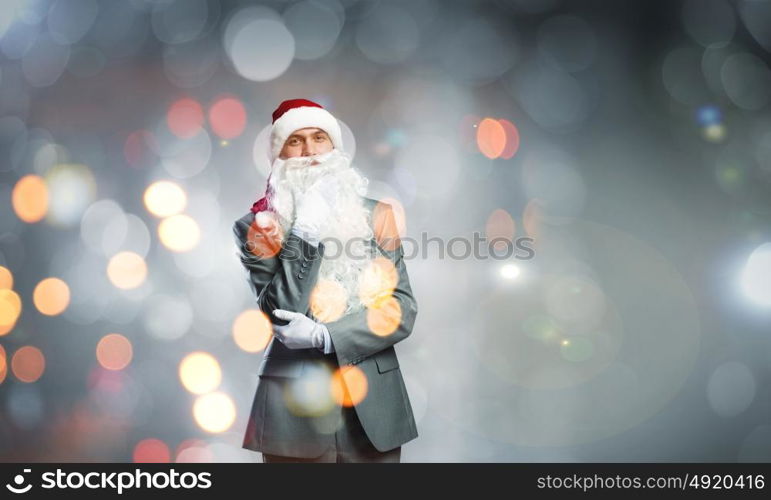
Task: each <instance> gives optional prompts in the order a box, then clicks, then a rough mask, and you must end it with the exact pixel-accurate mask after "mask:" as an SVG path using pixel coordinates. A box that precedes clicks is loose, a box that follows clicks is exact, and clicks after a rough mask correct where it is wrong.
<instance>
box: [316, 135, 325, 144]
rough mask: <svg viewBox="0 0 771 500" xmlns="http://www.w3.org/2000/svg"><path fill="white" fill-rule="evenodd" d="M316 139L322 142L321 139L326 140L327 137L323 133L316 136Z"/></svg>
mask: <svg viewBox="0 0 771 500" xmlns="http://www.w3.org/2000/svg"><path fill="white" fill-rule="evenodd" d="M316 140H317V141H319V142H321V141H325V140H326V137H324V136H323V135H317V136H316Z"/></svg>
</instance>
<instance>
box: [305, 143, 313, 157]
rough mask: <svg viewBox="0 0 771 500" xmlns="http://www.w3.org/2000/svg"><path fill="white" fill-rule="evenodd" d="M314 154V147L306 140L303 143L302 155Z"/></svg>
mask: <svg viewBox="0 0 771 500" xmlns="http://www.w3.org/2000/svg"><path fill="white" fill-rule="evenodd" d="M315 154H316V147H315V146H314V145H313V144H308V143H307V142H306V143H305V144H303V156H313V155H315Z"/></svg>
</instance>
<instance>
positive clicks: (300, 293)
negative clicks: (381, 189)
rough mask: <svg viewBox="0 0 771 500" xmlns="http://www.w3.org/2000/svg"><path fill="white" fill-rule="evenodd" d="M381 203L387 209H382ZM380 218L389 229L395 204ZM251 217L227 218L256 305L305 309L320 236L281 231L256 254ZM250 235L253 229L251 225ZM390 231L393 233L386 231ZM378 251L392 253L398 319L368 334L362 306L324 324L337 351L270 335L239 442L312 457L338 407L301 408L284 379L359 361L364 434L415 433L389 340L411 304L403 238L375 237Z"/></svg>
mask: <svg viewBox="0 0 771 500" xmlns="http://www.w3.org/2000/svg"><path fill="white" fill-rule="evenodd" d="M364 201H365V203H366V205H367V207H368V208H369V209H370V210H369V212H370V219H369V222H370V226H372V225H373V216H372V214H373V212H374V208H375V206H376V205H377V204H378V201H377V200H373V199H371V198H364ZM383 207H385V211H381V209H382V208H383ZM378 213H379V214H380V213H384V214H385V217H383V218H382V219H381V218H380V217H379V216H378V224H380V223H381V222H382V220H385V221H386V222H385V224H387V225H389V227H390V229H389V231H395V227H396V226H395V222H394V217H393V210H392V208H391V206H390V205H387V204H381V205H380V207H379V208H378ZM253 222H254V214H253V213H252V212H251V211H250V212H249V213H247V214H246V215H244V216H243V217H241V218H240V219H238V220H237V221H235V223H234V224H233V234H234V237H235V240H236V243H237V245H238V254H239V258H240V260H241V262H242V264H243V265H244V267H245V268H246V270H247V280H248V282H249V285H250V287H251V289H252V292H253V293H254V295H255V297H256V302H257V307H258V308H259V309H260V310H262V311H263V312H264V313H265V314H267V315H268V317H269V318H271V321H273V322H274V323H278V324H284V323H285V322H284V321H282V320H280V319H277V318H275V317H273V315H272V311H273V309H287V310H290V311H296V312H301V313H303V314H306V315H308V316H309V317H312V316H311V312H310V307H309V297H310V294H311V292H312V290H313V288H314V286H315V284H316V281H317V277H318V271H319V268H320V266H321V257H322V256H323V255H324V243H323V242H322V243H319V246H318V247H314V246H313V245H311V244H310V243H308V242H307V241H305V240H303V239H302V238H300V237H298V236H297V235H295V234H293V233H287V235H285V239H284V241H283V244H282V246H281V249H280V251H277V252H276V254H275V255H273V256H266V255H265V254H263V256H256V255H255V254H254V253H253V252H252V251H250V250H251V249H253V248H254V245H253V243H254V242H252V244H247V239H248V238H249V227H250V225H252V224H253ZM252 234H255V231H252ZM389 234H391V233H389ZM373 243H374V244H375V245H376V246H377V248H378V250H379V251H380V253H381V255H383V256H385V257H387V258H389V259H391V261H392V262H393V263H394V265H395V267H396V270H397V271H398V283H397V286H396V288H395V289H394V291H393V297H394V298H395V299H396V300H397V301H398V302H399V305H400V306H401V320H400V323H399V325H398V327H397V328H396V330H395V331H394V332H393V333H392V334H390V335H386V336H380V335H376V334H374V333H372V332H371V331H370V328H369V327H368V325H367V311H366V309H365V310H363V311H360V312H355V313H352V314H348V315H345V316H343V317H342V318H340V319H338V320H336V321H332V322H329V323H325V324H326V326H327V328H328V330H329V333H330V335H331V337H332V343H333V344H334V347H335V352H334V353H332V354H327V355H325V354H323V353H322V352H321V351H319V350H318V349H315V348H312V349H289V348H287V347H286V346H284V345H283V344H282V343H281V341H279V340H278V339H276V338H275V337H273V338H271V340H270V343H269V344H268V346H267V348H266V349H265V353H264V356H263V359H262V362H261V364H260V366H259V368H258V371H257V373H258V375H259V382H258V384H257V389H256V393H255V396H254V401H253V403H252V408H251V412H250V416H249V420H248V423H247V428H246V433H245V436H244V440H243V447H244V448H247V449H251V450H254V451H262V452H265V453H271V454H276V455H286V456H295V457H318V456H319V455H321V454H322V453H324V451H326V450H327V449H328V447H329V446H332V445H334V439H335V436H334V430H335V428H336V426H337V425H338V423H339V418H340V412H339V411H328V412H316V413H315V414H314V413H309V414H302V412H298V411H297V407H296V406H295V407H292V405H291V404H288V402H289V401H290V395H289V394H288V393H287V386H288V382H290V381H299V380H302V378H301V377H303V375H304V374H306V375H307V374H310V373H313V370H314V368H315V367H316V366H315V364H317V363H319V364H320V363H325V364H327V365H328V366H329V367H331V368H336V367H337V366H344V365H357V366H358V367H359V368H360V369H361V370H362V371H363V373H364V375H365V376H366V379H367V392H366V396H365V397H364V399H363V400H362V401H361V402H359V403H358V404H356V405H355V406H354V408H355V411H356V413H357V415H358V417H359V420H360V421H361V424H362V427H363V428H364V430H365V432H366V434H367V436H368V437H369V439H370V441H371V442H372V444H373V445H374V446H375V448H377V449H378V450H380V451H387V450H390V449H393V448H395V447H397V446H400V445H402V444H403V443H405V442H407V441H410V440H412V439H414V438H416V437H417V436H418V432H417V427H416V425H415V419H414V416H413V413H412V407H411V405H410V401H409V397H408V395H407V389H406V387H405V385H404V379H403V378H402V374H401V369H400V367H399V360H398V358H397V357H396V351H395V350H394V344H396V343H397V342H399V341H401V340H404V339H405V338H406V337H407V336H409V335H410V333H412V327H413V325H414V323H415V317H416V315H417V312H418V307H417V303H416V301H415V298H414V297H413V295H412V288H411V287H410V281H409V277H408V276H407V268H406V266H405V263H404V259H403V250H402V247H401V245H398V246H396V247H395V248H394V247H393V246H391V247H388V245H384V246H386V247H387V248H383V246H381V245H380V244H378V242H377V241H375V239H374V238H373Z"/></svg>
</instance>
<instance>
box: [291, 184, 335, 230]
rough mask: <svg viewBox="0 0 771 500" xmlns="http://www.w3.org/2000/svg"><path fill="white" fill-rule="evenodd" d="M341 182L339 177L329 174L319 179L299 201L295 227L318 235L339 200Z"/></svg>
mask: <svg viewBox="0 0 771 500" xmlns="http://www.w3.org/2000/svg"><path fill="white" fill-rule="evenodd" d="M338 191H339V184H338V180H337V177H335V176H334V175H328V176H326V177H322V178H321V179H319V180H317V181H316V182H315V183H313V185H312V186H311V187H309V188H308V190H307V191H306V192H305V193H304V194H303V195H302V197H301V198H300V199H299V200H298V202H297V216H296V217H295V221H294V227H296V228H298V229H299V230H301V231H303V232H305V233H310V234H314V235H318V233H319V231H320V230H321V227H322V225H323V224H324V222H326V220H327V218H328V217H329V214H330V212H331V211H332V207H334V206H335V202H336V201H337V194H338Z"/></svg>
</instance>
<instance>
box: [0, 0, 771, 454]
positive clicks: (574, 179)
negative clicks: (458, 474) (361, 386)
mask: <svg viewBox="0 0 771 500" xmlns="http://www.w3.org/2000/svg"><path fill="white" fill-rule="evenodd" d="M769 51H771V2H769V1H761V0H742V1H727V0H687V1H684V2H682V1H670V0H665V1H664V0H659V1H653V0H644V1H642V0H641V1H624V2H614V1H566V0H562V1H560V0H495V1H487V2H483V1H470V0H469V1H439V0H409V1H396V0H394V1H377V0H324V1H321V0H318V1H317V0H302V1H266V2H247V1H217V0H126V1H121V2H107V1H105V2H99V1H96V0H4V1H3V2H2V5H0V207H1V209H0V266H2V267H0V457H2V459H3V460H5V461H43V460H45V461H137V462H145V461H172V462H174V461H177V462H187V461H230V462H241V461H246V462H259V461H260V456H259V453H256V452H252V451H248V450H245V449H242V448H241V441H242V437H243V432H244V430H245V426H246V417H247V415H248V411H249V407H250V404H251V400H252V397H253V395H254V389H255V386H256V384H257V380H258V378H257V375H256V371H257V367H258V366H259V363H260V359H261V354H262V349H263V347H264V342H265V341H266V338H265V335H264V332H262V333H260V331H259V330H260V328H259V325H260V324H261V323H260V318H259V315H258V313H256V312H255V309H254V307H255V302H254V297H253V296H252V295H251V292H250V290H249V287H248V284H247V283H246V276H245V271H244V270H243V268H242V267H241V264H240V262H239V261H238V257H237V254H236V247H235V244H234V241H233V237H232V233H231V225H232V223H233V221H235V220H236V219H237V218H239V217H241V216H242V215H244V214H246V213H247V212H248V210H249V208H250V207H251V204H252V203H253V202H254V201H255V200H256V199H257V198H259V197H261V196H262V194H263V192H264V188H265V180H266V177H267V174H268V166H267V165H266V162H265V159H264V150H263V149H264V144H263V143H264V138H265V133H266V131H267V127H268V126H269V125H270V114H271V112H272V111H273V109H274V108H275V107H276V106H277V105H278V104H279V103H280V102H281V101H282V100H284V99H289V98H296V97H304V98H308V99H312V100H315V101H317V102H319V103H321V104H322V105H324V106H325V107H327V108H328V109H329V110H330V111H331V112H332V113H334V114H335V115H336V116H337V117H338V118H339V119H340V120H342V121H343V123H344V125H345V128H346V133H347V140H346V147H347V148H348V149H349V150H350V151H351V152H353V151H354V149H355V157H354V164H355V165H356V166H357V167H358V168H359V169H361V171H362V172H363V173H365V174H366V175H367V176H368V177H369V178H370V181H371V182H370V188H371V189H370V196H371V197H375V198H381V199H386V200H387V201H389V202H390V203H392V204H393V205H394V206H395V207H396V208H397V209H398V210H397V212H398V213H399V214H400V219H401V220H400V222H401V228H402V229H403V231H404V233H403V234H404V236H406V237H410V238H414V239H416V240H418V241H419V240H420V238H421V235H427V236H428V237H431V238H441V239H443V241H445V242H447V241H449V240H450V239H452V238H465V239H468V240H471V239H472V235H473V234H474V233H475V232H477V233H479V234H481V235H483V236H485V237H487V238H488V239H491V238H494V237H502V238H507V239H509V240H513V239H516V238H520V237H532V238H534V244H533V245H532V246H533V248H534V249H535V255H534V257H533V258H532V259H522V258H519V257H518V256H516V255H511V256H510V257H508V258H486V259H485V258H477V257H473V256H469V257H466V258H451V257H449V256H448V255H447V254H445V255H444V257H442V255H441V252H440V251H439V250H438V247H437V245H436V244H433V246H429V247H427V248H425V250H426V252H424V253H421V254H419V255H417V256H415V257H414V258H410V259H409V260H407V269H408V271H409V273H410V279H411V283H412V287H413V290H414V292H415V296H416V298H417V301H418V305H419V313H418V317H417V322H416V324H415V328H414V330H413V333H412V335H411V336H410V337H409V338H407V339H406V340H405V341H403V342H401V343H399V344H397V346H396V349H397V353H398V355H399V359H400V363H401V369H402V373H403V376H404V378H405V381H406V383H407V387H408V391H409V395H410V399H411V401H412V405H413V409H414V412H415V417H416V420H417V423H418V430H419V434H420V436H419V438H418V439H416V440H414V441H411V442H409V443H407V444H406V445H405V446H404V447H403V451H402V459H403V461H438V462H459V461H469V462H478V461H486V462H504V461H729V462H731V461H758V460H761V461H768V460H770V459H771V400H770V398H769V397H770V396H771V388H770V386H769V378H770V377H771V230H770V227H771V106H770V105H769V101H771V69H769V62H770V61H771V58H770V55H769ZM459 253H463V245H462V244H460V245H459V247H458V248H457V249H456V251H455V255H457V254H459Z"/></svg>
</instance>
